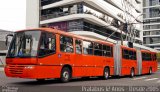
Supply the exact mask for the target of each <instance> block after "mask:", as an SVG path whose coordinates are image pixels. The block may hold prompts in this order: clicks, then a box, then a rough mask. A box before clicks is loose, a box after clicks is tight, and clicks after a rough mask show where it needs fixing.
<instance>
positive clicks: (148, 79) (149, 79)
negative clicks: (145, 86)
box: [144, 78, 158, 81]
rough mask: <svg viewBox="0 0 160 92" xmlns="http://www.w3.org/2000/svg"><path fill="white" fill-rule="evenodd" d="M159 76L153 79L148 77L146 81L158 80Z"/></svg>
mask: <svg viewBox="0 0 160 92" xmlns="http://www.w3.org/2000/svg"><path fill="white" fill-rule="evenodd" d="M157 79H158V78H151V79H146V80H144V81H151V80H157Z"/></svg>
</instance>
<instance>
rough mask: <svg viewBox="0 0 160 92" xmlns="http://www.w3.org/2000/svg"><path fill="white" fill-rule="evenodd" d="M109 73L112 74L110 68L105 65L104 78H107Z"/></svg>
mask: <svg viewBox="0 0 160 92" xmlns="http://www.w3.org/2000/svg"><path fill="white" fill-rule="evenodd" d="M109 75H110V71H109V68H108V67H105V68H104V72H103V78H104V80H107V79H108V78H109Z"/></svg>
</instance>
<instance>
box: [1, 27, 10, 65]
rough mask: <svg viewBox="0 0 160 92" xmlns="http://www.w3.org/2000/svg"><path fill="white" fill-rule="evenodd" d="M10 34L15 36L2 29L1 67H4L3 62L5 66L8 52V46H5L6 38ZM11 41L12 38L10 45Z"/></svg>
mask: <svg viewBox="0 0 160 92" xmlns="http://www.w3.org/2000/svg"><path fill="white" fill-rule="evenodd" d="M8 34H13V32H10V31H6V30H1V29H0V66H1V65H2V62H3V64H4V61H5V57H6V53H7V50H8V46H6V44H5V43H6V36H7V35H8ZM10 41H11V38H9V43H10ZM9 43H8V44H9ZM1 61H2V62H1Z"/></svg>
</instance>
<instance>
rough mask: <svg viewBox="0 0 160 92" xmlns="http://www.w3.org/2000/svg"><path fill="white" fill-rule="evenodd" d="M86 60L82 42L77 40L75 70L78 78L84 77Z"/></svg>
mask: <svg viewBox="0 0 160 92" xmlns="http://www.w3.org/2000/svg"><path fill="white" fill-rule="evenodd" d="M84 63H85V62H84V60H83V56H82V41H81V40H78V39H75V62H74V65H75V67H74V70H75V75H76V76H84V75H85V70H84V69H83V65H84Z"/></svg>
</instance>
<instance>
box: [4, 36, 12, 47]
mask: <svg viewBox="0 0 160 92" xmlns="http://www.w3.org/2000/svg"><path fill="white" fill-rule="evenodd" d="M9 36H11V37H13V34H8V35H7V36H6V46H8V37H9Z"/></svg>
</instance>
